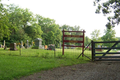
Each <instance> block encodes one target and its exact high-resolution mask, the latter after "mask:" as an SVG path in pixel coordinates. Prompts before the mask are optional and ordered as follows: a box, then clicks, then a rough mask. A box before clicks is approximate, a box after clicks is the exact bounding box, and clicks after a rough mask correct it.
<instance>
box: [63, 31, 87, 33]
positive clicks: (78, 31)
mask: <svg viewBox="0 0 120 80" xmlns="http://www.w3.org/2000/svg"><path fill="white" fill-rule="evenodd" d="M62 32H80V33H83V32H85V31H62Z"/></svg>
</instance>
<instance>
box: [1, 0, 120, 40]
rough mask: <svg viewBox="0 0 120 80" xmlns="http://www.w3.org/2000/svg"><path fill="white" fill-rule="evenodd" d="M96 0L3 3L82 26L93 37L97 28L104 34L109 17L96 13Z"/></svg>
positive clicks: (118, 33)
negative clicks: (94, 2) (92, 34)
mask: <svg viewBox="0 0 120 80" xmlns="http://www.w3.org/2000/svg"><path fill="white" fill-rule="evenodd" d="M93 1H94V0H9V1H8V0H3V1H2V2H3V3H6V4H10V3H14V4H15V5H18V6H20V7H21V8H28V9H29V10H30V11H32V12H33V13H34V14H39V15H41V16H43V17H49V18H51V19H54V20H55V21H56V24H59V25H64V24H66V25H70V26H75V25H77V26H80V28H81V29H84V30H85V31H86V33H85V35H86V36H89V38H91V35H90V34H91V33H92V31H94V30H95V29H98V30H100V32H101V35H100V36H102V35H104V29H106V27H105V24H106V22H107V18H106V17H105V16H103V14H95V9H96V7H95V6H93ZM119 30H120V26H116V27H115V31H116V36H117V37H120V31H119Z"/></svg>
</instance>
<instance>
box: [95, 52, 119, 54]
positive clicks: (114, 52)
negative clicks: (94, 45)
mask: <svg viewBox="0 0 120 80" xmlns="http://www.w3.org/2000/svg"><path fill="white" fill-rule="evenodd" d="M95 54H120V52H110V53H95Z"/></svg>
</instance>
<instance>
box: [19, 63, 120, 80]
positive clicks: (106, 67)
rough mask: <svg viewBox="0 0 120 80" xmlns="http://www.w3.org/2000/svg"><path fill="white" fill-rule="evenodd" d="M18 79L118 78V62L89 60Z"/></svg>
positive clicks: (86, 79)
mask: <svg viewBox="0 0 120 80" xmlns="http://www.w3.org/2000/svg"><path fill="white" fill-rule="evenodd" d="M20 80H120V62H100V61H99V62H90V63H86V64H78V65H73V66H66V67H60V68H55V69H53V70H48V71H42V72H40V73H35V74H33V75H30V76H26V77H22V78H20Z"/></svg>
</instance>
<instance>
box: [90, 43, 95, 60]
mask: <svg viewBox="0 0 120 80" xmlns="http://www.w3.org/2000/svg"><path fill="white" fill-rule="evenodd" d="M91 43H92V61H94V60H95V58H94V56H95V43H94V42H93V41H91Z"/></svg>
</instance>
